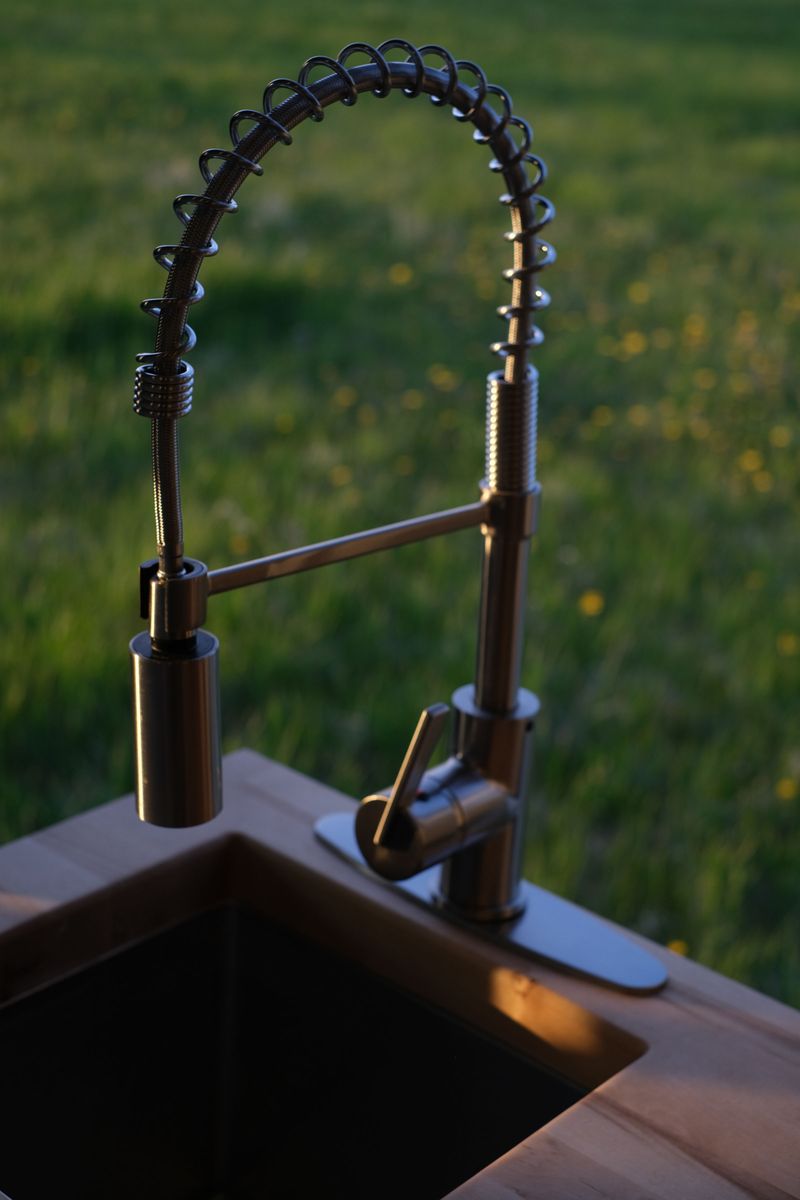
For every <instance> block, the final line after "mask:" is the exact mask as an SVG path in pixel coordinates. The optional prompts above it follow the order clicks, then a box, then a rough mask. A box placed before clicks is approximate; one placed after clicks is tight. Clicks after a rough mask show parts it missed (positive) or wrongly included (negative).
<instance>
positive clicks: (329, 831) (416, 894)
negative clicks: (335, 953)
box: [314, 813, 667, 995]
mask: <svg viewBox="0 0 800 1200" xmlns="http://www.w3.org/2000/svg"><path fill="white" fill-rule="evenodd" d="M314 833H315V835H316V836H317V838H318V839H319V840H320V841H321V842H322V843H323V845H325V846H327V847H328V849H329V850H332V851H333V852H334V853H335V854H338V855H339V857H340V858H343V859H345V861H346V862H349V863H350V864H351V865H352V866H355V867H356V868H358V869H359V870H361V871H363V872H364V873H365V874H366V875H369V877H370V878H371V879H374V880H375V882H376V883H378V884H380V885H381V886H383V887H391V888H397V889H398V890H399V891H401V892H402V893H403V894H404V895H406V896H408V898H409V899H411V900H413V901H414V902H416V903H417V904H421V905H422V906H423V907H425V908H428V909H433V910H435V911H436V912H437V913H438V914H439V915H440V916H442V917H444V918H445V919H446V920H448V921H451V922H452V923H453V924H455V925H458V926H459V927H461V928H462V929H469V930H470V931H472V932H474V933H476V934H478V935H479V936H481V937H484V938H488V939H489V940H490V941H492V942H495V943H497V944H499V945H502V946H504V947H506V948H507V949H509V950H512V951H513V952H515V953H517V954H521V955H523V956H524V957H526V958H532V959H536V960H541V961H543V962H546V963H548V964H549V965H551V966H556V967H559V968H561V969H562V970H565V971H569V972H570V973H571V974H574V975H580V976H582V977H583V978H585V979H591V980H593V981H594V982H595V983H600V984H603V985H605V986H606V987H613V988H617V989H619V990H621V991H623V992H631V993H633V994H635V995H647V994H648V993H652V992H657V991H659V990H660V989H661V988H662V987H663V986H664V984H665V983H666V982H667V972H666V969H665V968H664V966H663V964H662V963H661V962H659V960H658V959H657V958H655V957H654V956H653V955H652V954H648V952H647V951H646V950H642V949H640V948H639V947H638V946H637V945H636V944H635V943H634V942H633V941H632V940H631V939H630V938H627V937H625V936H624V934H621V933H618V932H617V931H616V929H614V928H612V927H611V926H610V925H609V924H608V923H607V922H606V921H604V920H603V919H602V918H601V917H597V916H595V915H594V914H593V913H589V912H586V911H585V910H584V909H582V908H579V907H578V906H577V905H576V904H572V903H570V901H569V900H563V899H562V898H561V897H560V896H555V895H554V894H553V893H552V892H547V891H545V890H544V888H540V887H537V886H536V885H535V884H533V883H529V882H528V881H527V880H523V881H522V884H521V889H522V897H523V899H524V901H525V909H524V911H523V912H522V913H521V914H520V915H519V916H517V917H513V918H511V919H510V920H507V921H498V922H491V923H489V922H472V921H467V920H465V919H464V918H463V917H461V916H459V915H458V914H456V913H455V912H453V911H452V910H451V909H449V908H447V907H445V906H443V905H442V904H441V902H440V900H439V875H440V871H441V868H440V867H430V868H429V869H428V870H426V871H422V872H420V874H419V875H415V876H413V878H411V879H406V880H402V881H401V882H399V883H391V882H389V881H388V880H384V879H381V878H380V876H377V875H375V873H374V872H373V871H371V870H370V868H369V867H368V866H367V864H366V862H365V861H364V858H363V855H362V854H361V851H360V850H359V848H358V843H357V842H356V837H355V819H354V815H353V814H351V813H330V814H329V815H328V816H325V817H320V819H319V820H318V821H317V822H316V824H315V826H314Z"/></svg>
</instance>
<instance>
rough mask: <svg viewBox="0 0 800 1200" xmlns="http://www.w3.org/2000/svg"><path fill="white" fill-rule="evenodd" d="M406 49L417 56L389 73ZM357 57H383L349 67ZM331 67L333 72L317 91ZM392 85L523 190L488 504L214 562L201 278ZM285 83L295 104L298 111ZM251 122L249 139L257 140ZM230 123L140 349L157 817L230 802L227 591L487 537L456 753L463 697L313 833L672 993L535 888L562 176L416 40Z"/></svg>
mask: <svg viewBox="0 0 800 1200" xmlns="http://www.w3.org/2000/svg"><path fill="white" fill-rule="evenodd" d="M391 49H397V50H400V51H401V52H402V53H403V54H405V55H406V56H407V57H406V58H405V60H404V61H394V60H392V61H390V60H389V59H388V58H387V57H386V54H387V52H388V51H389V50H391ZM355 54H358V55H360V56H362V57H366V58H367V59H368V62H367V63H365V64H364V63H362V64H359V65H356V66H353V65H348V63H349V60H350V59H351V58H352V56H353V55H355ZM430 57H435V58H436V59H437V60H438V64H439V65H438V66H437V67H432V66H430V65H429V64H428V63H427V62H426V61H425V60H426V58H430ZM319 68H324V69H326V70H327V72H328V73H327V74H326V75H325V76H324V77H323V78H317V79H315V80H312V78H311V75H312V73H314V72H316V71H317V70H318V69H319ZM463 75H466V76H467V77H469V79H470V83H469V84H467V83H465V82H464V79H463V78H462V76H463ZM392 90H400V91H401V92H402V93H403V94H404V95H405V96H406V97H408V98H409V99H412V100H413V99H414V98H415V97H417V96H419V95H421V94H423V93H426V94H427V95H428V96H429V98H430V100H431V102H432V103H433V104H434V105H436V106H437V107H440V108H445V110H447V109H449V110H450V111H451V112H452V114H453V116H454V117H455V118H456V120H458V121H462V122H470V123H472V125H473V126H474V127H475V128H474V132H473V138H474V140H475V141H476V142H477V143H478V144H480V145H485V146H486V147H488V149H489V150H490V151H491V152H492V155H493V158H492V159H491V161H490V163H489V166H490V169H491V170H492V171H495V172H498V173H501V174H502V175H503V178H504V180H505V183H506V186H507V188H508V191H507V192H506V193H505V194H504V195H503V196H501V203H503V204H505V205H507V206H508V208H509V212H510V215H511V221H512V229H511V231H510V232H509V233H508V234H506V237H507V239H508V241H509V242H510V244H511V246H512V248H513V265H512V266H511V268H510V269H508V270H506V271H505V272H504V277H505V278H506V280H507V281H508V282H509V283H510V285H511V303H510V304H508V305H506V306H504V307H502V308H500V309H499V310H498V313H499V315H500V316H501V317H502V318H503V319H504V320H505V321H506V322H507V323H508V332H507V336H506V339H505V340H504V341H500V342H496V343H495V344H494V345H493V346H492V349H493V351H494V352H495V353H496V354H498V355H499V356H500V357H501V359H502V361H503V368H502V370H501V371H495V372H493V373H492V374H490V375H489V380H488V389H487V410H486V477H485V479H484V480H483V482H482V484H481V495H480V500H478V501H476V502H474V503H472V504H465V505H462V506H461V507H460V508H454V509H449V510H447V511H445V512H438V513H432V514H428V515H426V516H422V517H413V518H411V519H408V520H405V521H399V522H397V523H396V524H394V525H387V526H383V527H381V528H378V529H368V530H363V531H361V532H359V533H355V534H349V535H346V536H344V537H341V538H335V539H332V540H330V541H327V542H319V543H316V544H315V545H311V546H303V547H300V548H298V549H295V550H288V551H284V552H282V553H278V554H272V555H268V556H266V557H264V558H260V559H254V560H252V561H250V562H245V563H237V564H234V565H232V566H228V567H222V568H218V569H216V570H213V571H208V570H207V568H206V567H205V566H204V564H202V563H199V562H197V561H196V560H193V559H190V558H187V557H186V556H185V554H184V545H183V519H182V513H181V499H180V473H179V455H178V433H177V430H178V422H179V419H180V418H182V417H184V416H186V414H187V413H188V412H189V411H190V409H191V404H192V387H193V377H194V372H193V370H192V367H191V366H190V365H189V364H188V363H187V362H186V361H185V360H184V358H183V355H184V354H186V353H187V352H188V351H190V350H191V349H192V347H193V346H194V344H195V335H194V332H193V331H192V329H191V328H190V327H189V325H188V324H187V323H186V316H187V312H188V310H189V308H190V306H191V305H192V304H195V303H197V301H199V300H200V299H201V298H202V295H203V290H202V287H201V285H200V283H199V282H198V278H197V277H198V274H199V270H200V267H201V265H202V263H203V262H204V260H205V259H206V258H208V257H210V256H211V255H213V254H215V253H216V252H217V249H218V247H217V243H216V241H215V240H214V233H215V231H216V228H217V226H218V224H219V222H220V220H221V219H222V217H223V216H224V215H225V214H226V213H232V212H235V210H236V207H237V206H236V201H235V200H234V198H233V197H234V195H235V193H236V191H237V190H238V188H239V186H240V185H241V184H242V183H243V181H244V180H245V179H246V178H247V177H248V176H249V175H260V174H261V173H262V169H261V166H260V160H261V158H262V157H263V156H264V155H265V154H266V153H267V151H269V150H271V149H272V148H273V147H275V146H276V145H278V144H283V145H288V144H289V143H290V142H291V141H292V133H291V130H293V129H294V127H295V126H296V125H299V124H300V123H301V122H302V121H303V120H305V119H306V118H311V120H314V121H320V120H322V119H323V116H324V113H325V109H326V108H327V107H329V106H330V105H332V104H334V103H336V102H341V103H342V104H343V105H345V106H346V107H352V106H353V105H354V104H355V103H356V101H357V99H358V97H359V96H360V95H361V94H363V93H371V94H372V95H373V96H376V97H378V98H384V97H386V96H388V95H389V93H390V92H391V91H392ZM278 92H288V98H286V99H284V100H283V101H282V102H281V103H280V104H276V102H275V95H276V93H278ZM492 102H494V103H497V105H498V107H499V109H500V111H499V112H498V111H496V110H495V108H494V107H492ZM243 126H249V129H248V130H247V132H243ZM230 132H231V141H232V144H233V148H232V149H226V150H206V151H205V152H204V153H203V154H202V155H201V156H200V171H201V174H202V176H203V179H204V182H205V184H206V188H205V191H204V192H202V193H198V194H191V195H190V194H186V195H182V196H178V197H177V198H176V200H175V202H174V205H173V207H174V210H175V213H176V215H177V216H178V217H179V219H180V221H181V223H182V224H183V226H184V232H183V236H182V238H181V240H180V242H179V243H176V244H175V245H171V246H158V247H156V250H155V258H156V261H157V262H158V263H159V264H160V265H161V266H162V267H163V268H164V269H165V270H166V271H167V273H168V279H167V284H166V287H165V289H164V294H163V295H162V296H161V297H160V298H158V299H151V300H145V301H144V302H143V304H142V307H143V308H144V310H145V311H146V312H148V313H150V314H151V315H153V316H154V317H156V318H157V320H158V330H157V333H156V340H155V348H154V350H153V351H150V352H148V353H146V354H142V355H139V363H140V365H139V367H138V369H137V371H136V381H135V390H134V409H135V411H136V412H138V413H139V414H140V415H142V416H144V417H147V418H149V419H150V421H151V423H152V451H153V484H154V498H155V514H156V541H157V548H158V557H157V558H154V559H153V560H151V561H149V562H147V563H143V564H142V567H141V568H140V594H141V615H142V617H143V619H145V620H147V621H148V623H149V625H148V630H147V632H144V633H140V634H139V635H138V636H137V637H135V638H134V639H133V641H132V642H131V660H132V670H133V708H134V731H135V744H136V773H137V784H136V792H137V804H138V811H139V815H140V816H141V817H142V818H143V819H144V820H147V821H152V822H154V823H155V824H160V825H167V826H180V825H191V824H196V823H198V822H200V821H206V820H209V819H210V818H211V817H213V816H214V815H215V814H216V813H217V812H218V811H219V809H220V806H221V803H222V790H221V771H220V748H219V699H218V671H217V664H218V657H219V646H218V643H217V640H216V638H214V637H213V635H212V634H209V633H208V632H207V631H206V630H204V629H203V628H202V626H203V624H204V622H205V616H206V608H207V603H208V600H209V598H210V597H213V596H214V595H218V594H220V593H222V592H226V591H230V590H232V589H233V588H238V587H247V586H250V585H252V584H256V583H261V582H265V581H267V580H273V579H277V578H279V577H281V576H285V575H290V574H294V573H297V572H299V571H307V570H312V569H316V568H318V567H322V566H326V565H329V564H331V563H335V562H342V561H345V560H348V559H351V558H357V557H359V556H360V555H363V554H370V553H373V552H375V551H377V550H384V549H391V548H394V547H397V546H402V545H406V544H408V543H410V542H414V541H419V540H422V539H424V538H429V537H436V536H440V535H443V534H449V533H455V532H457V531H459V530H465V529H470V528H478V527H480V529H481V531H482V534H483V547H484V552H483V567H482V585H481V601H480V613H479V618H478V645H477V661H476V670H475V682H474V684H471V685H468V686H464V687H460V688H458V689H457V690H456V692H455V693H454V695H453V698H452V707H453V709H454V713H455V717H454V722H453V730H452V738H451V753H450V756H449V757H448V758H447V760H446V761H445V762H443V763H442V764H441V765H439V766H436V767H433V768H428V762H429V759H430V756H431V753H432V750H433V748H434V745H435V743H436V740H437V737H438V735H439V732H440V731H441V729H442V727H443V723H444V720H445V717H446V715H447V708H446V706H445V705H440V704H437V705H431V706H429V707H428V708H427V709H425V710H424V711H423V714H422V717H421V718H420V722H419V724H418V726H417V730H416V732H415V734H414V737H413V738H412V741H411V744H410V745H409V748H408V751H407V752H406V755H405V757H404V759H403V763H402V765H401V768H400V771H399V773H398V776H397V779H396V780H395V783H394V786H393V787H392V788H391V789H390V790H388V789H387V791H384V792H374V793H371V794H369V795H368V796H367V797H366V798H365V800H364V801H363V802H362V803H361V805H360V807H359V809H358V813H357V817H356V819H355V822H354V821H353V818H352V815H351V814H350V813H347V814H337V813H333V814H329V815H328V816H327V817H323V818H321V819H320V820H319V821H318V822H317V824H316V826H315V833H316V835H317V837H318V838H319V839H320V840H321V841H323V842H324V843H325V844H326V845H327V846H329V847H330V848H331V849H333V850H334V851H336V852H337V853H339V854H341V855H343V856H344V857H345V858H347V859H349V860H350V861H352V862H354V863H355V864H356V865H359V866H362V867H365V868H366V869H371V870H372V871H374V872H376V873H378V874H379V875H383V876H384V877H385V878H386V879H388V880H390V881H397V882H396V883H395V886H397V887H399V888H400V889H401V890H403V891H404V892H405V893H406V894H408V895H409V896H410V897H412V898H413V899H415V900H417V901H419V902H421V903H425V904H429V903H431V902H433V903H434V904H435V905H436V906H437V907H438V909H439V910H440V911H441V912H442V913H443V914H444V915H446V916H448V917H450V918H452V919H454V920H456V921H459V922H461V923H467V924H468V925H469V926H470V928H472V929H474V930H476V931H480V932H482V933H483V934H484V935H485V936H490V937H494V938H498V939H500V940H501V941H503V942H504V944H507V945H509V946H510V948H511V949H513V950H516V951H519V952H520V953H522V954H525V955H529V956H533V957H536V958H544V959H546V960H548V961H550V962H555V963H558V964H560V965H562V966H566V967H568V968H569V969H570V970H572V971H577V972H579V973H581V974H583V975H587V976H589V977H591V978H593V979H597V980H601V981H603V982H605V983H608V984H611V985H613V986H615V987H620V988H622V989H624V990H626V991H631V992H636V993H640V994H641V993H646V992H652V991H656V990H658V989H659V988H660V987H662V986H663V984H664V982H665V980H666V973H665V972H664V970H663V967H662V966H661V964H660V963H659V962H658V961H657V960H656V959H654V958H653V957H652V956H651V955H648V954H646V953H645V952H643V951H642V950H640V949H639V948H638V947H636V946H635V945H633V944H632V943H631V942H630V941H629V940H628V939H626V938H624V937H622V936H621V935H619V934H617V933H615V932H614V931H613V930H612V929H609V927H608V926H607V925H606V924H605V923H603V922H600V921H598V920H597V918H595V917H593V916H592V915H591V914H590V913H584V912H583V911H582V910H581V909H578V908H576V907H575V906H574V905H572V904H569V903H568V902H566V901H563V900H560V899H559V898H558V897H556V896H553V895H551V894H549V893H547V892H544V891H542V889H540V888H536V887H535V886H534V885H533V884H530V883H528V882H527V881H526V880H522V879H521V861H522V852H523V847H524V830H525V808H526V791H527V780H528V772H529V767H530V759H531V745H532V735H533V726H534V721H535V718H536V714H537V712H538V707H539V706H538V701H537V700H536V698H535V697H534V696H532V695H531V693H530V692H527V691H525V690H524V689H523V688H521V687H520V665H521V661H522V642H523V633H524V608H525V592H526V576H527V564H528V557H529V543H530V538H531V536H532V534H533V531H534V529H535V524H536V515H537V507H538V498H539V486H538V484H537V482H536V404H537V379H538V377H537V375H536V372H535V370H534V369H533V367H532V366H530V365H529V363H528V361H527V359H528V353H529V351H530V350H531V349H532V348H533V347H535V346H538V345H539V343H540V342H541V340H542V334H541V332H540V330H539V329H537V327H536V325H535V324H534V314H535V313H536V311H537V310H538V309H540V308H544V307H545V306H546V305H547V303H548V302H549V297H548V296H547V293H546V292H544V291H543V290H542V289H541V288H540V287H539V286H538V284H537V279H538V274H539V272H540V271H541V270H543V269H544V268H545V267H547V266H548V265H549V264H550V263H551V262H552V261H553V260H554V258H555V251H554V250H553V248H552V247H551V246H550V245H549V244H548V243H547V242H545V241H543V240H542V239H541V238H540V237H539V233H540V231H541V229H542V228H543V227H544V226H545V225H547V223H548V222H549V221H550V220H551V219H552V216H553V211H554V210H553V206H552V205H551V204H550V202H549V201H548V200H546V199H545V198H544V197H543V196H541V195H540V194H539V191H538V189H539V186H540V185H541V183H542V182H543V181H544V179H545V177H546V169H545V166H544V163H543V162H542V161H541V159H539V158H538V157H537V156H536V155H535V154H532V153H531V152H530V147H531V142H532V138H533V134H532V131H531V128H530V126H529V125H528V123H527V122H526V121H523V120H521V119H520V118H519V117H516V116H514V115H513V112H512V106H511V100H510V97H509V95H508V93H507V92H506V91H504V89H503V88H500V87H497V86H496V85H494V84H490V83H488V82H487V80H486V76H485V75H484V73H483V71H482V70H481V69H480V67H478V66H477V65H476V64H475V63H473V62H470V61H466V60H459V61H456V60H455V59H453V57H452V55H450V54H449V53H448V51H446V50H444V49H443V48H442V47H440V46H423V47H421V48H420V49H417V48H416V47H414V46H412V45H411V43H409V42H405V41H403V40H401V39H398V38H395V39H391V40H390V41H387V42H384V43H382V44H381V45H380V46H378V47H377V48H376V47H373V46H370V45H368V44H367V43H365V42H353V43H351V44H350V45H349V46H346V47H345V48H344V49H343V50H342V51H341V53H340V54H339V55H338V57H337V58H336V59H332V58H326V57H323V56H320V55H316V56H314V57H312V58H310V59H308V60H307V61H306V62H305V63H304V65H303V67H302V69H301V71H300V73H299V75H298V78H297V80H296V81H294V80H290V79H277V80H274V81H273V82H272V83H271V84H269V85H268V87H267V88H266V90H265V92H264V98H263V106H262V110H261V111H259V110H255V109H243V110H241V111H240V112H238V113H235V114H234V116H233V118H232V119H231V122H230ZM212 164H213V165H212ZM529 168H532V174H533V177H532V178H531V176H530V175H529V173H528V169H529ZM430 868H433V869H432V870H431V869H430Z"/></svg>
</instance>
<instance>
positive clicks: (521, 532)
mask: <svg viewBox="0 0 800 1200" xmlns="http://www.w3.org/2000/svg"><path fill="white" fill-rule="evenodd" d="M538 391H539V388H538V375H537V374H536V372H535V371H534V369H533V368H532V367H529V368H528V369H527V371H526V374H525V377H524V378H523V379H522V380H521V381H520V382H519V383H509V382H507V381H506V380H504V379H501V378H500V376H499V374H498V373H497V372H495V373H493V374H492V375H490V376H489V380H488V387H487V395H486V485H487V486H486V491H485V492H484V498H485V499H488V501H489V503H490V508H491V513H492V517H491V519H490V520H489V521H488V522H487V523H486V525H485V527H484V548H483V576H482V581H481V610H480V617H479V630H478V651H477V663H476V675H475V692H476V699H477V703H478V705H479V706H480V707H481V708H485V709H489V710H490V711H492V712H496V713H498V714H502V713H506V712H510V710H511V709H512V708H513V707H514V705H515V703H516V696H517V691H518V690H519V684H520V667H521V663H522V640H523V635H524V629H525V620H524V618H525V593H526V584H527V573H528V557H529V538H530V529H528V528H527V527H524V526H521V525H520V524H519V523H518V522H517V521H509V520H508V519H507V517H508V516H509V515H510V514H509V512H507V511H506V509H504V508H502V507H500V506H499V505H497V504H494V505H493V504H492V499H493V498H495V497H503V498H504V499H506V500H507V501H508V502H511V503H512V504H513V503H516V504H517V505H520V504H525V503H526V502H529V503H530V502H532V501H533V498H534V495H535V493H536V487H537V484H536V426H537V404H538Z"/></svg>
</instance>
